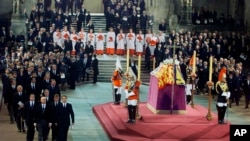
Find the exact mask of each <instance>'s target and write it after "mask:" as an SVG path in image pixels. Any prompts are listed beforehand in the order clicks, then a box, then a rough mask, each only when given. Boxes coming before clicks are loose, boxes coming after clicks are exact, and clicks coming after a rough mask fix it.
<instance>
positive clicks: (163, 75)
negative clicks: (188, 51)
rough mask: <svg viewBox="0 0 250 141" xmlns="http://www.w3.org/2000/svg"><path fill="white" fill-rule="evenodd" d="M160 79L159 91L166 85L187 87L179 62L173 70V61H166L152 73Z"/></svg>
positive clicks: (176, 62)
mask: <svg viewBox="0 0 250 141" xmlns="http://www.w3.org/2000/svg"><path fill="white" fill-rule="evenodd" d="M174 72H175V73H174ZM151 75H154V76H155V77H156V78H157V79H158V87H159V89H161V88H164V87H165V86H166V85H172V84H173V83H174V84H176V85H185V80H184V79H183V76H182V73H181V71H180V67H179V61H177V60H176V61H175V69H173V59H166V60H164V61H163V62H162V63H161V64H160V65H159V66H158V67H157V68H156V69H155V70H153V71H152V72H151Z"/></svg>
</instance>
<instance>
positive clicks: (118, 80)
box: [111, 58, 122, 105]
mask: <svg viewBox="0 0 250 141" xmlns="http://www.w3.org/2000/svg"><path fill="white" fill-rule="evenodd" d="M111 81H112V83H113V88H114V90H113V100H114V104H115V105H119V104H120V101H121V90H122V67H121V63H120V61H119V59H118V58H117V60H116V69H115V71H114V72H113V76H112V78H111Z"/></svg>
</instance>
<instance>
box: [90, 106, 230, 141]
mask: <svg viewBox="0 0 250 141" xmlns="http://www.w3.org/2000/svg"><path fill="white" fill-rule="evenodd" d="M93 111H94V113H95V115H96V117H97V118H98V120H99V121H100V123H101V124H102V126H103V127H104V129H105V131H106V132H107V134H108V136H109V137H110V139H111V140H113V141H124V140H126V141H146V140H150V141H229V126H230V124H225V125H218V124H217V115H216V114H214V113H212V117H213V120H212V121H208V120H207V119H206V118H205V116H206V114H207V109H206V108H204V107H202V106H200V105H195V108H192V107H190V106H187V114H185V115H171V114H168V115H158V114H154V113H152V112H151V111H150V110H149V109H148V108H147V107H146V103H141V104H140V108H139V112H140V114H141V115H142V119H141V120H137V122H136V124H128V123H126V121H127V116H128V115H127V109H126V108H123V107H122V105H118V106H117V105H113V104H112V103H106V104H101V105H97V106H94V108H93Z"/></svg>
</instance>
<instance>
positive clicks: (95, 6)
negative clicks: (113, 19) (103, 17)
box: [84, 0, 104, 13]
mask: <svg viewBox="0 0 250 141" xmlns="http://www.w3.org/2000/svg"><path fill="white" fill-rule="evenodd" d="M84 5H85V7H86V9H87V10H88V11H90V13H103V11H104V9H103V3H102V0H84Z"/></svg>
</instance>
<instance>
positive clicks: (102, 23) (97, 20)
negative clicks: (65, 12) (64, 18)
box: [72, 13, 106, 32]
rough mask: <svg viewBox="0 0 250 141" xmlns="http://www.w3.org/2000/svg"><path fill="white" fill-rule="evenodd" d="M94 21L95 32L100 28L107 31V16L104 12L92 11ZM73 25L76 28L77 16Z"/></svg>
mask: <svg viewBox="0 0 250 141" xmlns="http://www.w3.org/2000/svg"><path fill="white" fill-rule="evenodd" d="M90 16H91V20H92V23H93V24H94V26H95V32H97V31H98V30H99V29H102V31H103V32H105V31H106V18H105V16H104V13H90ZM74 17H75V16H74ZM72 19H73V21H72V27H74V28H75V29H76V20H75V18H72ZM86 25H87V23H85V27H84V28H85V29H87V26H86Z"/></svg>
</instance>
